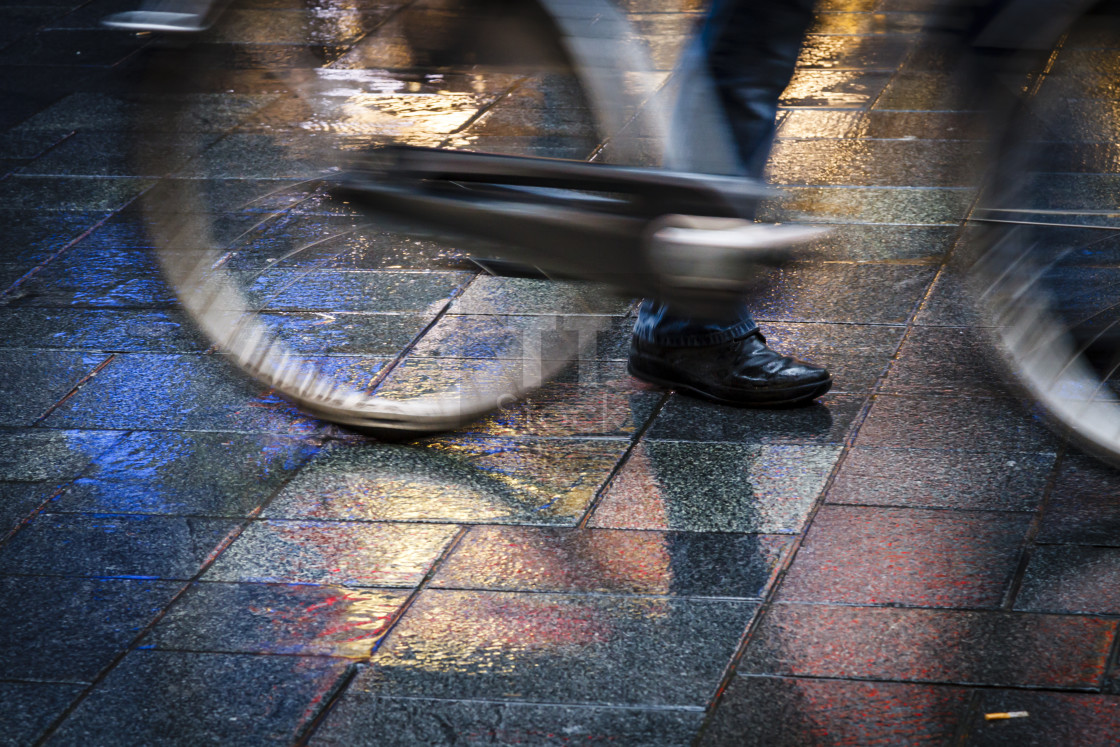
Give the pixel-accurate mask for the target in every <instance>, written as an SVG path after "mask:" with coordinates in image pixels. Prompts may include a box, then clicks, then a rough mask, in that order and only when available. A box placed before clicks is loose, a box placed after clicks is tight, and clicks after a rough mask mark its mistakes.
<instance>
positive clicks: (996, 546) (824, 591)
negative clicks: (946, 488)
mask: <svg viewBox="0 0 1120 747" xmlns="http://www.w3.org/2000/svg"><path fill="white" fill-rule="evenodd" d="M1031 519H1032V516H1031V514H1028V513H1021V514H998V513H991V512H981V511H968V512H964V511H929V510H923V509H910V508H881V507H873V508H872V507H867V508H865V507H862V506H824V507H822V508H821V510H820V511H819V512H818V513H817V515H816V517H815V518H814V520H813V525H812V527H811V528H810V529H809V531H808V533H807V534H806V537H805V542H804V544H802V545H801V548H800V549H799V550H798V552H797V558H796V559H795V560H794V562H793V565H792V566H791V567H790V569H789V571H788V573H787V575H786V578H785V580H784V581H783V582H782V587H781V589H780V590H779V592H778V598H779V599H783V600H788V601H805V602H834V603H848V604H862V605H871V604H883V605H899V606H915V607H968V608H982V607H987V608H996V607H999V605H1000V603H1001V601H1002V599H1003V595H1004V593H1005V592H1006V590H1007V588H1008V586H1009V584H1010V582H1011V578H1012V576H1013V575H1014V573H1015V569H1016V568H1017V567H1018V563H1019V553H1020V549H1021V547H1022V544H1023V540H1024V538H1025V536H1026V534H1027V529H1028V528H1029V526H1030V523H1031Z"/></svg>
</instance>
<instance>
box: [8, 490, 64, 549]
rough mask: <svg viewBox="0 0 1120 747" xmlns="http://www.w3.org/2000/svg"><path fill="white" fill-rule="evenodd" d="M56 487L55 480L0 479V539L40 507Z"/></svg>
mask: <svg viewBox="0 0 1120 747" xmlns="http://www.w3.org/2000/svg"><path fill="white" fill-rule="evenodd" d="M58 489H59V487H58V483H55V482H7V481H0V539H2V538H4V537H6V536H7V535H8V534H9V533H10V532H13V531H15V530H16V529H17V528H18V527H19V525H20V524H21V523H22V522H23V521H24V520H26V519H28V518H30V517H31V515H32V514H33V513H34V512H35V511H38V510H39V509H40V508H42V507H43V505H44V504H46V502H47V499H49V498H50V497H51V496H52V495H54V494H55V492H57V491H58Z"/></svg>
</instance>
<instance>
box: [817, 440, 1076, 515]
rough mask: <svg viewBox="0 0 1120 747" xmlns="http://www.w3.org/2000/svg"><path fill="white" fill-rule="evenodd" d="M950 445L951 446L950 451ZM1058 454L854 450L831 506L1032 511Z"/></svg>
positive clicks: (842, 469)
mask: <svg viewBox="0 0 1120 747" xmlns="http://www.w3.org/2000/svg"><path fill="white" fill-rule="evenodd" d="M948 445H949V444H946V446H948ZM1054 458H1055V455H1054V454H1047V453H1041V454H1030V453H1015V452H992V453H977V452H967V451H950V450H948V449H938V450H934V449H887V448H869V447H868V448H864V447H859V448H853V449H851V450H849V451H848V452H847V454H846V455H845V457H844V462H843V464H842V465H841V467H840V470H839V472H837V474H836V479H835V480H834V481H833V483H832V485H831V486H830V487H829V491H828V497H827V500H828V502H829V503H848V504H855V505H864V506H909V507H911V508H958V509H977V510H992V511H1032V510H1034V509H1036V508H1038V506H1039V505H1040V504H1041V502H1042V499H1043V492H1044V490H1045V488H1046V481H1047V479H1048V477H1049V475H1050V472H1051V470H1052V469H1053V467H1054Z"/></svg>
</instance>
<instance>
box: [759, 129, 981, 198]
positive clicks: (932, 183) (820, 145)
mask: <svg viewBox="0 0 1120 747" xmlns="http://www.w3.org/2000/svg"><path fill="white" fill-rule="evenodd" d="M980 150H981V144H980V143H974V142H968V141H958V140H863V139H860V140H856V139H850V138H849V139H844V140H783V141H780V142H778V143H776V144H775V147H774V149H773V151H772V152H771V156H770V160H769V162H768V164H767V167H766V169H767V175H768V176H769V178H770V179H771V180H772V181H774V182H776V183H779V184H790V185H792V184H815V185H824V184H832V185H851V186H867V187H871V186H883V187H896V186H905V187H968V186H971V185H974V184H976V182H977V180H978V178H979V176H980V175H979V174H977V173H975V166H976V164H977V162H978V161H980V160H982V159H979V158H978V156H979V155H980Z"/></svg>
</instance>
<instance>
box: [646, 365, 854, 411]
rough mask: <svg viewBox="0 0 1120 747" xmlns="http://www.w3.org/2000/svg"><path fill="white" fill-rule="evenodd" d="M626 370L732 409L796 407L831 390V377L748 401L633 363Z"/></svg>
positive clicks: (653, 382)
mask: <svg viewBox="0 0 1120 747" xmlns="http://www.w3.org/2000/svg"><path fill="white" fill-rule="evenodd" d="M626 370H627V371H629V372H630V375H631V376H634V377H636V378H638V379H641V380H642V381H646V382H649V383H650V384H656V385H658V386H663V387H665V388H666V389H673V390H675V391H678V392H682V393H687V394H688V395H690V396H693V397H698V398H700V399H706V400H708V401H709V402H715V403H716V404H720V405H731V406H732V407H756V408H768V407H769V408H780V407H796V406H798V405H803V404H808V403H809V402H811V401H813V400H814V399H816V398H817V397H820V396H821V395H822V394H825V393H826V392H827V391H828V390H829V389H831V388H832V377H829V378H827V379H825V380H823V381H814V382H812V383H810V384H802V385H801V386H796V387H789V388H788V389H782V390H781V391H780V392H774V393H773V398H769V397H763V398H759V399H754V400H749V399H741V398H729V397H721V396H720V395H718V394H716V393H714V392H709V391H705V390H704V389H698V388H696V387H694V386H692V385H691V384H688V383H686V382H681V381H671V380H669V379H663V378H661V377H660V376H656V375H654V374H649V373H646V372H645V371H640V370H637V369H636V368H635V367H634V364H633V363H627V364H626Z"/></svg>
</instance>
